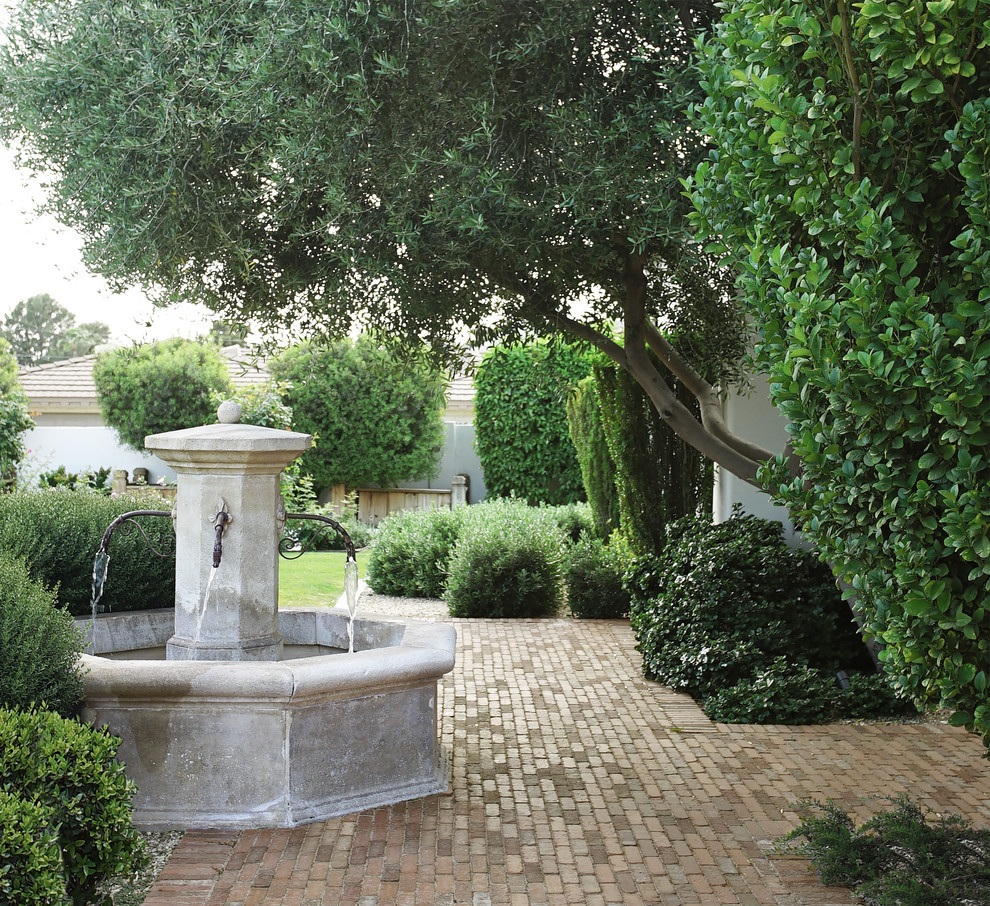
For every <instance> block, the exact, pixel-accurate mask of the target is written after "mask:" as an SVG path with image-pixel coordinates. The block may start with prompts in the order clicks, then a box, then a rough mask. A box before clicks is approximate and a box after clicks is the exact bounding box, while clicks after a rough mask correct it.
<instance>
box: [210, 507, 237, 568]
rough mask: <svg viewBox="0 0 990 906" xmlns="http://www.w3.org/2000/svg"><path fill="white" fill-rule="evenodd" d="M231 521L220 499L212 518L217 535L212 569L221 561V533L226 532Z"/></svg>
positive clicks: (214, 543) (231, 518)
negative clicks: (218, 508) (218, 507)
mask: <svg viewBox="0 0 990 906" xmlns="http://www.w3.org/2000/svg"><path fill="white" fill-rule="evenodd" d="M232 521H233V517H232V516H231V515H230V513H229V512H227V504H225V503H224V502H223V498H221V499H220V511H219V512H218V513H217V514H216V516H214V517H213V529H214V531H215V532H216V533H217V536H216V541H214V542H213V568H214V569H217V567H219V566H220V561H221V560H222V559H223V533H224V532H225V531H227V526H228V525H230V523H231V522H232Z"/></svg>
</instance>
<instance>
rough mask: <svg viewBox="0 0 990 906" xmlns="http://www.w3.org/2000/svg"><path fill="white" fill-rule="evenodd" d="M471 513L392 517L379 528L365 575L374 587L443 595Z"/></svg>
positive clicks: (412, 513) (389, 591)
mask: <svg viewBox="0 0 990 906" xmlns="http://www.w3.org/2000/svg"><path fill="white" fill-rule="evenodd" d="M479 506H483V504H479ZM470 509H471V510H473V509H475V508H474V507H471V508H470ZM467 512H468V508H464V507H457V508H456V509H451V510H448V509H436V510H425V511H422V512H416V511H412V510H407V511H405V512H402V513H396V514H394V515H392V516H389V517H388V519H386V520H385V521H384V522H382V524H381V525H380V526H379V527H378V534H377V537H376V539H375V545H374V547H373V548H372V549H371V556H370V557H369V558H368V568H367V572H366V575H365V578H366V579H367V581H368V584H369V585H370V586H371V588H372V590H373V591H375V592H376V593H378V594H382V595H399V596H401V597H411V598H415V597H423V598H440V597H443V593H444V588H445V587H446V585H447V575H448V564H449V561H450V555H451V551H452V550H453V548H454V543H455V542H456V541H457V536H458V534H459V533H460V530H461V525H462V523H463V521H464V519H465V518H466V514H467Z"/></svg>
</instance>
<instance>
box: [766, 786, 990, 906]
mask: <svg viewBox="0 0 990 906" xmlns="http://www.w3.org/2000/svg"><path fill="white" fill-rule="evenodd" d="M888 801H890V802H892V803H893V808H891V809H889V810H887V811H884V812H878V813H877V814H876V815H874V816H873V817H872V818H871V819H870V820H869V821H866V822H865V823H864V824H862V825H860V826H859V827H854V825H853V822H852V819H851V818H850V817H849V815H848V814H846V812H845V811H844V810H843V809H841V808H840V807H839V806H837V805H836V804H835V803H834V802H831V801H829V802H826V803H824V804H823V803H821V802H816V801H806V802H802V803H800V804H799V806H798V808H799V810H800V812H801V813H802V816H803V820H802V822H801V825H800V826H799V827H798V828H796V829H795V830H793V831H792V832H791V833H790V834H788V836H787V837H786V838H785V842H787V841H792V840H796V839H797V838H799V837H804V838H805V841H806V842H804V843H800V844H793V845H790V846H787V847H785V848H786V849H787V850H789V851H791V852H797V853H800V854H801V855H804V856H807V857H808V859H809V860H810V861H811V863H812V865H813V866H814V867H815V870H816V871H817V872H818V876H819V877H820V878H821V880H822V883H823V884H826V885H829V886H831V885H835V884H840V885H842V886H844V887H851V888H853V890H854V891H855V893H856V894H857V895H858V896H860V897H862V898H863V899H864V900H865V901H866V902H869V903H874V904H876V906H957V904H960V903H972V904H977V906H985V904H986V903H988V902H990V898H988V893H987V889H988V884H990V830H986V829H978V828H974V827H972V825H971V824H970V823H969V822H968V821H966V820H964V819H963V818H961V817H959V816H958V815H933V814H932V812H931V811H930V810H929V809H925V808H922V807H921V806H920V805H918V804H917V803H916V802H913V801H912V800H910V799H908V798H907V797H906V796H903V795H902V796H899V797H897V798H896V799H894V798H890V799H889V800H888ZM933 819H934V820H933Z"/></svg>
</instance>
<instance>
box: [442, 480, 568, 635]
mask: <svg viewBox="0 0 990 906" xmlns="http://www.w3.org/2000/svg"><path fill="white" fill-rule="evenodd" d="M563 545H564V537H563V535H562V533H561V531H560V529H559V528H558V526H557V524H556V520H555V519H554V518H553V517H552V515H551V514H550V512H549V511H548V510H547V509H544V508H534V507H529V506H527V505H526V504H525V503H523V502H521V501H517V500H509V499H498V500H493V501H489V502H487V503H485V504H482V505H479V506H477V507H472V508H471V510H470V516H469V518H468V519H467V520H466V522H465V524H464V526H463V528H462V530H461V534H460V536H459V537H458V539H457V543H456V545H455V546H454V550H453V553H452V554H451V557H450V564H449V567H448V569H449V573H450V577H449V579H448V581H447V589H446V592H445V593H444V600H445V601H446V602H447V606H448V607H449V609H450V613H451V615H452V616H455V617H543V616H548V615H553V614H555V613H557V611H558V609H559V607H560V604H561V602H562V600H563V591H564V583H563V556H562V549H563Z"/></svg>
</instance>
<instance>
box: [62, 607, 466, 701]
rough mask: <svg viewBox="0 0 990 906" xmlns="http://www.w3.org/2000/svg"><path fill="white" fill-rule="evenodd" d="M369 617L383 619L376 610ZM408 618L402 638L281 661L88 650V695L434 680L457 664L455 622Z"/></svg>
mask: <svg viewBox="0 0 990 906" xmlns="http://www.w3.org/2000/svg"><path fill="white" fill-rule="evenodd" d="M338 616H339V615H338ZM364 618H365V619H369V620H370V619H375V620H382V619H383V618H381V617H377V616H375V615H373V614H368V615H366V617H364ZM385 619H386V620H387V618H385ZM356 622H358V621H356ZM393 622H394V621H393ZM403 623H404V627H405V631H404V632H403V636H402V641H401V642H400V643H399V644H398V645H393V646H389V647H384V648H373V649H369V650H366V651H356V652H354V653H353V654H328V655H317V656H314V657H305V658H298V659H295V660H289V661H277V662H267V661H148V660H116V659H110V658H105V657H100V656H98V655H90V654H83V655H81V657H80V662H81V667H82V668H83V671H84V673H85V679H84V681H85V685H86V695H87V697H92V696H95V697H98V698H105V697H109V698H116V699H119V700H135V699H145V700H155V699H174V698H176V697H180V698H182V699H183V700H185V701H186V702H188V703H192V702H194V701H196V700H197V699H199V700H202V701H216V700H217V699H218V698H220V699H227V700H230V701H235V700H243V701H252V702H255V703H257V702H258V701H259V700H269V701H271V702H273V703H274V702H286V701H299V700H302V699H306V698H308V697H310V696H327V695H331V696H334V697H335V696H336V695H338V694H339V695H340V696H342V697H344V696H348V697H349V696H353V695H354V694H355V693H360V692H361V691H362V690H367V691H368V693H369V694H371V693H377V692H382V691H386V690H387V689H389V688H391V687H403V686H410V685H416V684H418V683H422V682H426V681H435V680H436V679H438V678H439V677H441V676H443V675H444V674H446V673H449V672H450V671H451V670H452V669H453V668H454V653H455V647H456V633H455V631H454V627H453V626H450V625H449V624H445V623H425V622H405V621H403Z"/></svg>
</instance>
